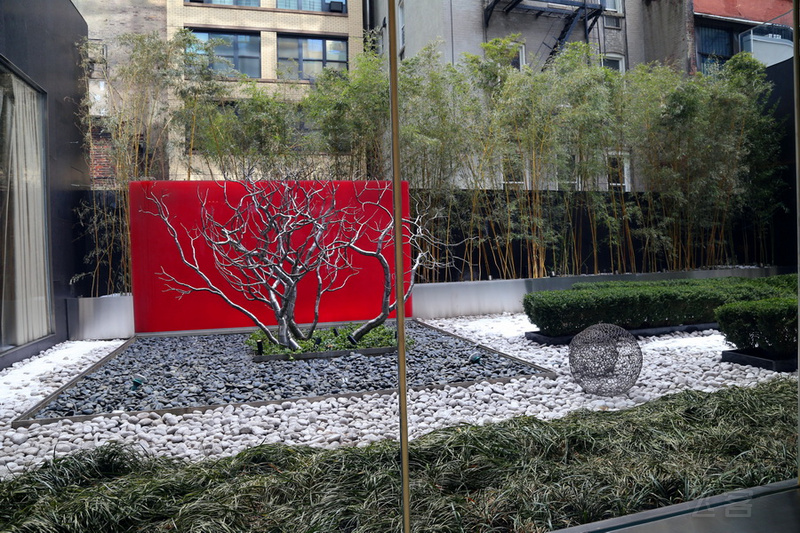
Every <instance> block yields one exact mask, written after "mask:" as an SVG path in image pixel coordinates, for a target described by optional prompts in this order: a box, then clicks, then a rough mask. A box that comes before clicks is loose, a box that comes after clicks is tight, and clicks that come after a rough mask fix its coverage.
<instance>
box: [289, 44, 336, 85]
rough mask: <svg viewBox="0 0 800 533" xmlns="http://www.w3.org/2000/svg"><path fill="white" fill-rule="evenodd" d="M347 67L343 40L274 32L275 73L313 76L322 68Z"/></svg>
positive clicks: (309, 78)
mask: <svg viewBox="0 0 800 533" xmlns="http://www.w3.org/2000/svg"><path fill="white" fill-rule="evenodd" d="M325 68H329V69H333V70H339V71H343V70H347V41H346V40H344V39H320V38H309V37H285V36H278V77H280V78H284V79H290V80H298V79H300V80H313V79H314V78H316V77H318V76H319V75H320V74H322V69H325Z"/></svg>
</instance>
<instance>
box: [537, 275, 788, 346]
mask: <svg viewBox="0 0 800 533" xmlns="http://www.w3.org/2000/svg"><path fill="white" fill-rule="evenodd" d="M775 277H776V278H781V279H778V280H772V281H764V279H770V278H762V279H749V278H712V279H702V280H663V281H607V282H599V283H576V284H575V286H574V287H573V289H571V290H564V291H540V292H534V293H529V294H526V295H525V298H524V300H523V307H524V310H525V313H526V314H527V315H528V318H529V319H530V321H531V322H532V323H534V324H536V325H537V326H539V329H540V331H541V332H542V333H543V334H545V335H551V336H560V335H574V334H576V333H578V332H580V331H582V330H583V329H585V328H587V327H589V326H591V325H593V324H598V323H600V322H607V323H611V324H616V325H618V326H620V327H623V328H625V329H639V328H652V327H664V326H677V325H681V324H701V323H707V322H714V321H715V320H716V318H715V315H714V309H716V308H717V307H719V306H721V305H724V304H726V303H729V302H738V301H752V300H762V299H767V298H775V297H781V296H787V295H788V294H791V292H788V291H789V290H790V288H792V287H793V286H792V285H791V283H792V280H794V282H796V281H797V277H796V276H775Z"/></svg>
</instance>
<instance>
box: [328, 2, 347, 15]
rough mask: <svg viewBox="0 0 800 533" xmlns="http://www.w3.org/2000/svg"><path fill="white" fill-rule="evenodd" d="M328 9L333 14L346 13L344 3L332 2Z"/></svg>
mask: <svg viewBox="0 0 800 533" xmlns="http://www.w3.org/2000/svg"><path fill="white" fill-rule="evenodd" d="M328 9H330V11H331V13H344V2H330V4H329V7H328Z"/></svg>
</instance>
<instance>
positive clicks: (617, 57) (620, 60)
mask: <svg viewBox="0 0 800 533" xmlns="http://www.w3.org/2000/svg"><path fill="white" fill-rule="evenodd" d="M606 60H610V61H617V62H618V63H619V68H614V67H611V66H608V65H606ZM601 61H602V65H603V66H604V67H605V68H607V69H611V70H615V71H617V72H619V73H620V74H624V73H625V71H626V64H625V56H624V55H623V54H617V53H614V52H609V53H607V54H603V55H602V58H601Z"/></svg>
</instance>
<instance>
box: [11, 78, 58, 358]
mask: <svg viewBox="0 0 800 533" xmlns="http://www.w3.org/2000/svg"><path fill="white" fill-rule="evenodd" d="M44 139H45V132H44V97H43V95H42V94H41V93H39V92H37V91H36V90H35V89H33V88H32V87H30V86H29V85H28V84H27V83H25V82H24V81H22V79H20V78H19V77H18V76H16V75H15V74H13V73H12V72H10V71H8V70H6V69H4V68H3V67H2V65H0V213H2V217H0V352H2V351H5V350H7V349H10V348H13V347H14V346H19V345H22V344H26V343H28V342H32V341H35V340H36V339H40V338H42V337H45V336H47V335H49V334H52V332H53V327H52V295H51V292H50V270H49V263H50V261H49V258H48V252H47V250H48V249H49V245H48V238H47V216H46V203H45V195H46V192H45V143H44Z"/></svg>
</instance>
